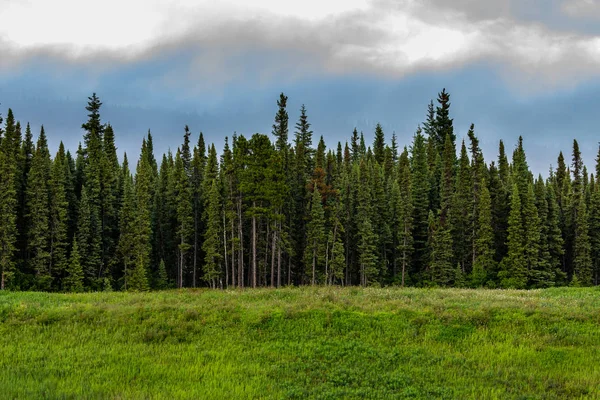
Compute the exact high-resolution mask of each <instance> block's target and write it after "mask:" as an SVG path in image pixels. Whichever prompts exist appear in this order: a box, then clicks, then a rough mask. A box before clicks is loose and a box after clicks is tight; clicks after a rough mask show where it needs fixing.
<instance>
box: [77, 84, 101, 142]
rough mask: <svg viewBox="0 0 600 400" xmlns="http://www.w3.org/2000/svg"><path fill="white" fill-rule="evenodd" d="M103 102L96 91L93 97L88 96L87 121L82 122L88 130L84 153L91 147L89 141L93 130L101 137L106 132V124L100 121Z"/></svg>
mask: <svg viewBox="0 0 600 400" xmlns="http://www.w3.org/2000/svg"><path fill="white" fill-rule="evenodd" d="M101 106H102V103H101V102H100V99H99V98H98V96H96V93H93V94H92V96H91V97H88V104H87V106H86V107H85V109H86V110H87V111H88V112H89V114H88V120H87V122H85V123H83V124H81V128H82V129H85V130H86V133H85V134H84V135H83V139H84V145H85V147H84V154H87V149H88V148H89V142H90V138H91V135H92V132H93V133H95V134H96V135H98V137H99V138H100V139H101V138H102V136H103V133H104V125H102V123H101V122H100V107H101Z"/></svg>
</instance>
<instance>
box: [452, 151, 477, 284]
mask: <svg viewBox="0 0 600 400" xmlns="http://www.w3.org/2000/svg"><path fill="white" fill-rule="evenodd" d="M473 201H474V199H473V173H472V171H471V166H470V165H469V157H468V156H467V148H466V146H465V142H464V141H463V142H462V146H461V152H460V159H459V165H458V172H457V175H456V186H455V192H454V195H453V197H452V207H451V210H450V216H449V217H450V224H451V227H452V242H453V244H454V255H455V258H454V260H455V262H457V263H458V264H459V265H460V266H461V269H462V271H463V273H465V272H467V271H470V269H471V264H472V251H473V246H472V240H473V238H472V234H473V227H472V226H473V218H475V215H474V214H473V211H474V210H473V208H474V207H473Z"/></svg>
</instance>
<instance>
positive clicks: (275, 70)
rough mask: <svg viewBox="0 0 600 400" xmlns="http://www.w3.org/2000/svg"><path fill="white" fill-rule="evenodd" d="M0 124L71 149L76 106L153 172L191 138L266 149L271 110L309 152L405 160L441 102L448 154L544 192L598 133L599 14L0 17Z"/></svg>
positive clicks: (189, 7)
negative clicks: (379, 144) (458, 152)
mask: <svg viewBox="0 0 600 400" xmlns="http://www.w3.org/2000/svg"><path fill="white" fill-rule="evenodd" d="M0 10H2V11H1V12H0V113H2V115H4V116H6V111H7V109H8V108H9V107H10V108H12V110H13V112H14V113H15V116H16V118H17V119H18V120H20V121H21V122H22V123H26V122H30V123H31V126H32V128H33V130H34V132H35V133H36V134H37V132H39V127H40V125H42V124H43V125H44V127H45V130H46V133H47V135H48V139H49V144H50V146H51V147H52V149H53V150H56V149H57V147H58V143H59V142H60V140H62V141H64V143H65V145H66V146H67V147H68V148H70V149H73V150H74V149H75V148H76V146H77V143H78V142H79V141H80V140H81V135H82V131H81V128H80V126H81V123H83V122H84V121H85V120H86V111H85V105H86V102H87V97H88V96H90V95H91V93H93V92H95V93H97V94H98V96H99V97H100V99H101V101H102V102H103V106H102V109H101V116H102V119H103V121H104V122H110V123H111V125H112V126H113V127H114V129H115V133H116V135H117V139H116V140H117V145H118V147H119V151H120V152H121V153H122V152H127V154H128V156H129V157H130V159H131V158H132V157H133V158H136V157H137V156H138V155H139V148H140V146H141V141H142V137H143V135H144V134H145V133H147V131H148V130H149V129H150V130H151V131H152V134H153V137H154V141H155V151H156V153H157V157H160V155H161V154H162V153H163V152H165V151H167V150H168V149H169V148H170V149H172V150H173V151H175V150H176V148H177V146H178V145H179V144H180V143H181V141H182V137H183V131H184V126H185V125H186V124H187V125H189V126H190V129H191V130H192V132H193V135H194V136H193V138H192V140H195V139H197V136H198V133H199V132H201V131H202V132H203V133H204V135H205V137H206V139H207V140H208V141H209V142H215V144H216V145H217V147H221V146H222V144H223V141H224V137H225V136H231V135H232V134H233V133H234V132H237V133H238V134H244V135H248V136H251V135H252V134H253V133H256V132H260V133H265V134H269V133H270V132H271V126H272V124H273V118H274V116H275V113H276V111H277V104H276V102H277V98H278V97H279V93H281V92H284V93H285V94H286V95H287V96H288V97H289V101H288V112H289V114H290V122H291V125H292V126H291V128H292V129H291V135H290V136H291V137H292V136H293V124H294V123H295V121H297V119H298V116H299V109H300V107H301V105H302V104H305V105H306V108H307V113H308V117H309V121H310V122H311V123H312V128H313V130H314V132H315V133H314V134H315V136H316V138H315V139H314V142H316V141H318V137H319V136H320V135H323V136H324V138H325V141H326V143H327V144H328V146H331V147H335V146H336V145H337V141H342V142H344V141H346V140H347V139H348V138H349V136H350V134H351V132H352V130H353V129H354V128H355V127H357V128H358V129H359V130H362V131H363V132H364V134H365V138H366V140H367V142H371V141H372V138H373V131H374V127H375V125H376V124H377V123H381V125H382V126H383V128H384V131H385V133H386V136H387V138H388V139H389V138H390V137H391V134H392V133H393V132H395V133H396V134H397V136H398V137H399V142H400V144H401V145H410V142H411V139H412V136H413V134H414V132H415V130H416V129H417V126H418V125H419V124H420V123H422V122H423V120H424V119H425V114H426V111H427V104H428V103H429V101H430V100H432V99H433V100H435V99H436V97H437V94H438V92H440V91H441V90H442V89H443V88H446V90H447V91H448V92H449V93H450V95H451V116H452V117H453V118H454V127H455V133H456V134H457V136H458V138H459V140H461V139H462V138H466V133H467V130H468V127H469V125H470V124H471V123H474V124H475V131H476V134H477V135H478V137H479V138H480V140H481V143H482V147H483V150H484V155H485V158H486V160H487V161H488V162H489V161H491V160H494V159H496V157H497V148H498V141H499V140H500V139H503V140H504V142H505V144H506V146H507V148H508V149H512V148H513V147H514V146H515V144H516V142H517V139H518V137H519V135H522V136H523V138H524V145H525V149H526V152H527V156H528V162H529V165H530V167H531V168H532V170H533V171H534V172H535V173H542V174H544V175H547V171H548V169H549V167H550V165H551V164H552V165H556V158H557V156H558V153H559V151H560V150H563V151H564V152H565V153H569V154H568V155H566V158H567V159H570V152H571V148H572V143H573V139H577V140H578V142H579V144H580V147H581V148H582V150H583V158H584V162H585V163H586V164H587V166H588V168H589V169H590V170H593V169H594V166H595V158H596V153H597V150H598V141H599V140H600V136H599V135H598V133H599V129H598V127H599V126H600V113H598V112H597V107H598V105H600V101H599V100H600V0H454V1H447V0H345V1H329V0H319V1H317V0H303V1H297V0H288V1H273V0H254V1H252V0H250V1H249V0H220V1H218V2H215V1H204V0H200V1H192V0H170V1H166V0H118V1H117V0H104V1H102V2H98V1H93V2H92V1H88V0H79V1H73V0H54V1H52V2H48V1H46V0H0Z"/></svg>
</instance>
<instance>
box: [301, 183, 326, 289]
mask: <svg viewBox="0 0 600 400" xmlns="http://www.w3.org/2000/svg"><path fill="white" fill-rule="evenodd" d="M309 215H310V220H309V222H308V224H307V226H306V239H307V245H306V249H305V251H304V265H305V266H306V268H307V271H306V273H307V274H308V275H309V276H310V277H311V278H310V281H311V284H312V285H315V284H316V283H317V280H318V276H317V274H318V273H319V272H320V271H318V269H319V268H320V267H321V265H322V264H321V263H322V261H323V257H324V248H323V243H324V242H325V230H324V226H325V215H324V213H323V205H322V203H321V193H320V192H319V190H318V188H317V185H316V184H315V185H314V187H313V192H312V196H311V201H310V212H309Z"/></svg>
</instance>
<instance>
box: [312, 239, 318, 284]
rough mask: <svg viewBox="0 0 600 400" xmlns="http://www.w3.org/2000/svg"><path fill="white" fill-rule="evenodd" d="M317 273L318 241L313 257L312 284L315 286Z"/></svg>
mask: <svg viewBox="0 0 600 400" xmlns="http://www.w3.org/2000/svg"><path fill="white" fill-rule="evenodd" d="M313 243H314V242H313ZM316 273H317V248H316V243H314V247H313V257H312V285H313V286H315V283H316V282H315V281H316Z"/></svg>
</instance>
